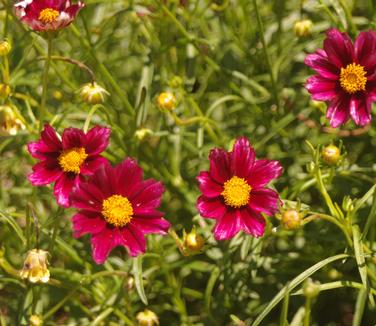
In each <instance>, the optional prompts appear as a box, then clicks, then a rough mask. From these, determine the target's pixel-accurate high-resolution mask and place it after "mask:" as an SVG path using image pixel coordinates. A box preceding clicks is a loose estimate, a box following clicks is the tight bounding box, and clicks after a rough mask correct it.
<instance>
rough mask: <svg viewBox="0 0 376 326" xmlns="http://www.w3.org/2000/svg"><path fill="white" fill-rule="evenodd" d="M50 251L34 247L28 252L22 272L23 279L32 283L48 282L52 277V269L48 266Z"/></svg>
mask: <svg viewBox="0 0 376 326" xmlns="http://www.w3.org/2000/svg"><path fill="white" fill-rule="evenodd" d="M47 255H48V252H47V251H44V250H41V249H32V250H30V251H29V252H28V253H27V256H26V259H25V262H24V266H23V269H22V271H21V272H20V276H21V278H23V279H28V280H29V281H30V282H31V283H37V282H42V283H47V282H48V281H49V279H50V271H49V270H48V268H47V264H48V261H47Z"/></svg>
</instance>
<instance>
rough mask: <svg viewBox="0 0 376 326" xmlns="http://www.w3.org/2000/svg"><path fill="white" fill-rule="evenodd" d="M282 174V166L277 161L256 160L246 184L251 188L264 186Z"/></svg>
mask: <svg viewBox="0 0 376 326" xmlns="http://www.w3.org/2000/svg"><path fill="white" fill-rule="evenodd" d="M281 174H282V166H281V164H280V163H279V162H278V161H269V160H257V161H256V162H255V164H254V166H253V169H252V171H251V174H250V175H249V177H248V180H247V181H248V184H249V185H250V186H251V187H252V188H253V189H258V188H262V187H264V186H266V185H267V184H268V183H269V182H270V181H272V180H273V179H276V178H278V177H279V176H280V175H281Z"/></svg>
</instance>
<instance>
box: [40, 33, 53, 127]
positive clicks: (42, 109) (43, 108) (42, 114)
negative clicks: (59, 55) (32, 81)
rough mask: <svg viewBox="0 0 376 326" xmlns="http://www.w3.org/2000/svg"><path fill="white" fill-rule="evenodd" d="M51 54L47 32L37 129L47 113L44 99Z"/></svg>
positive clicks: (50, 43)
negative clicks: (45, 57)
mask: <svg viewBox="0 0 376 326" xmlns="http://www.w3.org/2000/svg"><path fill="white" fill-rule="evenodd" d="M51 55H52V35H50V34H48V36H47V59H46V62H45V64H44V71H43V77H42V87H43V88H42V98H41V102H40V110H39V117H38V118H39V119H38V120H39V130H40V131H41V130H42V127H43V118H44V117H45V115H46V114H47V110H46V100H47V84H48V72H49V70H50V63H51Z"/></svg>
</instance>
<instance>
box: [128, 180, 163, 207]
mask: <svg viewBox="0 0 376 326" xmlns="http://www.w3.org/2000/svg"><path fill="white" fill-rule="evenodd" d="M140 188H141V189H140V190H138V192H137V194H135V196H132V195H131V196H127V197H128V198H129V199H130V201H131V203H132V206H133V209H134V212H135V214H137V208H141V209H153V208H157V207H159V206H160V204H161V200H162V194H163V192H164V187H163V185H162V183H161V182H157V181H155V180H153V179H149V180H145V181H143V182H142V183H141V187H140Z"/></svg>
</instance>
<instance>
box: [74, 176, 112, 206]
mask: <svg viewBox="0 0 376 326" xmlns="http://www.w3.org/2000/svg"><path fill="white" fill-rule="evenodd" d="M106 198H107V196H105V195H104V194H103V192H102V189H100V188H98V187H97V186H96V185H95V184H93V183H88V182H81V183H80V185H79V186H78V187H77V188H76V189H75V191H74V192H73V193H72V195H71V201H72V206H73V207H75V208H78V209H84V210H88V211H92V212H101V211H102V203H103V200H104V199H106Z"/></svg>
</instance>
